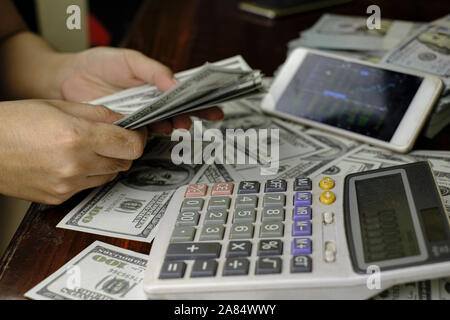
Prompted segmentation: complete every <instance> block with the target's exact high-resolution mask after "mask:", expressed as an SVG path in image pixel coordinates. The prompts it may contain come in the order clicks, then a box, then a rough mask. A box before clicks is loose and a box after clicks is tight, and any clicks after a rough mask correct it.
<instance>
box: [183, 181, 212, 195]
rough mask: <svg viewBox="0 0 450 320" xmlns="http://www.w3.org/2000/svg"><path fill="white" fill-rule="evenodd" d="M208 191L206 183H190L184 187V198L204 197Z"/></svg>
mask: <svg viewBox="0 0 450 320" xmlns="http://www.w3.org/2000/svg"><path fill="white" fill-rule="evenodd" d="M207 191H208V186H207V185H206V184H190V185H189V186H188V187H187V188H186V194H185V195H184V196H185V197H186V198H196V197H197V198H198V197H204V196H205V195H206V192H207Z"/></svg>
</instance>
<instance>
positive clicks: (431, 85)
mask: <svg viewBox="0 0 450 320" xmlns="http://www.w3.org/2000/svg"><path fill="white" fill-rule="evenodd" d="M308 54H313V55H318V56H325V57H330V58H334V59H338V60H341V61H346V62H351V63H356V64H359V65H367V66H370V67H374V68H377V69H384V70H391V71H396V72H400V73H403V74H409V75H413V76H418V77H422V78H423V81H422V83H421V84H420V86H419V88H418V90H417V91H416V93H415V95H414V97H413V99H412V100H411V102H410V104H409V106H408V108H407V109H406V112H405V113H404V115H403V117H402V119H401V120H400V123H399V125H398V126H397V128H396V129H395V131H394V133H393V135H392V138H391V139H390V141H384V140H381V139H377V138H373V137H370V136H367V135H364V134H360V133H356V132H353V131H350V130H346V129H343V128H339V127H336V126H332V125H329V124H326V123H322V122H319V121H314V120H310V119H306V118H302V117H299V116H296V115H293V114H289V113H287V112H285V111H280V110H278V109H277V104H278V101H279V100H280V98H281V97H282V96H283V94H284V92H285V90H286V89H287V87H288V85H289V84H290V82H291V80H292V79H293V77H294V76H295V75H296V72H297V70H298V69H299V68H300V66H301V65H302V63H303V62H304V59H305V58H306V56H307V55H308ZM442 88H443V85H442V81H441V80H440V79H439V78H438V77H435V76H431V75H427V74H424V73H419V72H411V71H410V70H405V69H403V68H398V67H393V66H390V65H386V64H374V63H369V62H365V61H360V60H356V59H352V58H347V57H342V56H339V55H336V54H330V53H324V52H322V51H318V50H311V49H303V48H298V49H295V50H294V51H293V52H292V53H291V55H290V56H289V58H288V59H287V61H286V63H285V64H284V65H283V67H282V69H281V71H280V73H279V74H278V76H277V77H276V79H275V81H274V83H273V84H272V86H271V88H270V90H269V92H268V94H267V95H266V96H265V98H264V99H263V101H262V104H261V107H262V109H263V111H265V112H267V113H269V114H272V115H275V116H279V117H281V118H284V119H287V120H291V121H294V122H298V123H300V124H304V125H307V126H310V127H315V128H318V129H322V130H326V131H329V132H332V133H336V134H339V135H342V136H345V137H348V138H351V139H355V140H359V141H362V142H365V143H369V144H372V145H374V146H379V147H382V148H386V149H390V150H393V151H397V152H402V153H404V152H408V151H409V150H410V149H411V148H412V146H413V144H414V142H415V140H416V139H417V136H418V135H419V133H420V130H421V129H422V127H423V126H424V124H425V121H426V119H427V117H428V115H429V114H430V112H431V110H432V108H433V105H434V104H435V103H436V101H437V99H438V98H439V95H440V93H441V91H442Z"/></svg>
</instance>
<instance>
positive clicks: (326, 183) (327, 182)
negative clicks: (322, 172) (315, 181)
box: [319, 177, 334, 190]
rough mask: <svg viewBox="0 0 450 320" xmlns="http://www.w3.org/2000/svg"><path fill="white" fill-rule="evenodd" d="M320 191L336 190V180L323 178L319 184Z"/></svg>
mask: <svg viewBox="0 0 450 320" xmlns="http://www.w3.org/2000/svg"><path fill="white" fill-rule="evenodd" d="M319 187H320V189H324V190H330V189H333V188H334V180H333V179H331V178H330V177H325V178H322V180H320V182H319Z"/></svg>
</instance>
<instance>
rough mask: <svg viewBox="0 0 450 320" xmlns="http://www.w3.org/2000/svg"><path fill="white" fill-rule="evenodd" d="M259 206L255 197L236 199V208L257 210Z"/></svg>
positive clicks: (238, 197)
mask: <svg viewBox="0 0 450 320" xmlns="http://www.w3.org/2000/svg"><path fill="white" fill-rule="evenodd" d="M257 206H258V198H257V197H256V196H255V195H249V196H247V195H245V196H244V195H243V196H237V197H236V208H249V207H250V208H256V207H257Z"/></svg>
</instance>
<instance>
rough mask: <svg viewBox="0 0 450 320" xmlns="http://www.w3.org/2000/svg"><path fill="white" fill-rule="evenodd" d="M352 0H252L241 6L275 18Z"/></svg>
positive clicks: (246, 9)
mask: <svg viewBox="0 0 450 320" xmlns="http://www.w3.org/2000/svg"><path fill="white" fill-rule="evenodd" d="M350 1H352V0H252V1H243V2H240V3H239V8H240V9H241V10H244V11H247V12H251V13H254V14H257V15H260V16H264V17H266V18H270V19H275V18H278V17H283V16H288V15H291V14H296V13H300V12H307V11H312V10H316V9H321V8H325V7H332V6H335V5H338V4H343V3H347V2H350Z"/></svg>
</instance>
